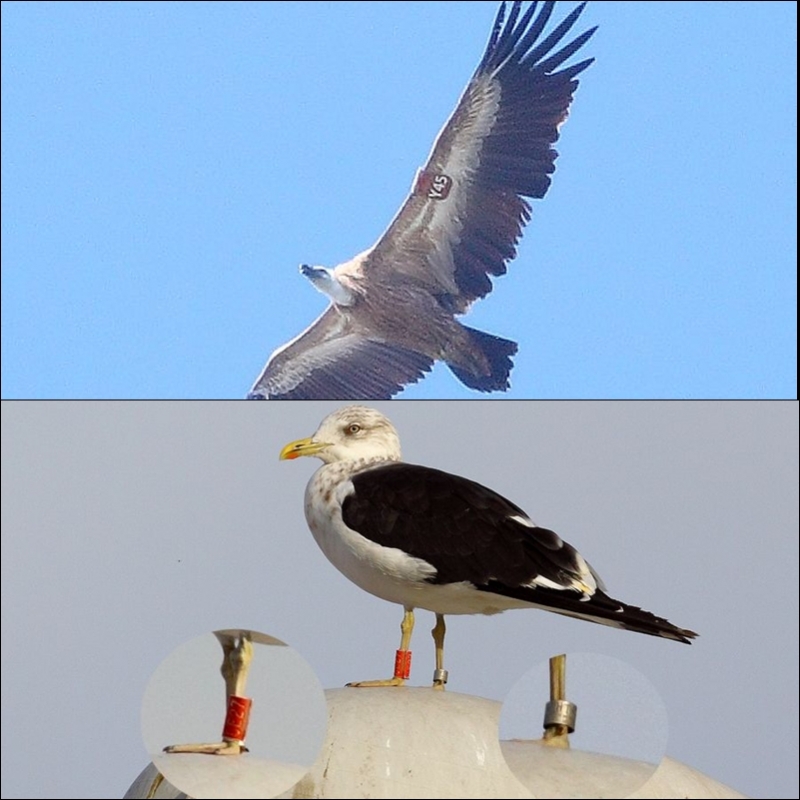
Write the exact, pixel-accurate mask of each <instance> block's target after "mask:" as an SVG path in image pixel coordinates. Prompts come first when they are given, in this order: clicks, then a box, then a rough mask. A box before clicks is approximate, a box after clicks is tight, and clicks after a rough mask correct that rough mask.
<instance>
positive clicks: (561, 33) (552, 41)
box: [521, 4, 586, 64]
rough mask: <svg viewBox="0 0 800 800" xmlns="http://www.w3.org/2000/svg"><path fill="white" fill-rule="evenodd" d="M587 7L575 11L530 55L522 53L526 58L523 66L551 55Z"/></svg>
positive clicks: (523, 59) (580, 7)
mask: <svg viewBox="0 0 800 800" xmlns="http://www.w3.org/2000/svg"><path fill="white" fill-rule="evenodd" d="M585 7H586V6H585V4H584V5H580V6H578V7H577V8H576V9H574V11H573V12H572V13H571V14H570V15H569V16H568V17H567V18H566V19H565V20H564V21H563V22H562V23H561V24H560V25H559V26H558V27H557V28H555V30H553V32H552V33H551V34H550V35H549V36H547V37H546V38H545V39H544V40H543V41H541V42H540V43H539V44H538V45H537V46H536V47H534V48H533V50H531V51H530V53H527V54H524V51H522V52H521V55H523V54H524V58H522V59H521V62H522V63H523V64H529V63H530V64H535V63H536V62H537V61H538V60H539V59H540V58H541V57H542V56H544V55H546V54H547V53H549V52H550V51H551V50H552V49H553V48H554V47H555V46H556V45H557V44H558V43H559V42H560V41H561V40H562V39H563V38H564V37H565V36H566V35H567V33H569V31H570V29H571V28H572V26H573V25H574V24H575V23H576V22H577V21H578V17H580V15H581V13H582V12H583V9H584V8H585ZM584 35H585V34H584ZM579 38H580V37H579ZM585 41H586V39H584V40H583V42H581V44H583V43H584V42H585ZM531 44H533V42H531ZM526 50H527V48H526ZM573 52H574V51H573Z"/></svg>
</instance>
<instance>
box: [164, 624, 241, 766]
mask: <svg viewBox="0 0 800 800" xmlns="http://www.w3.org/2000/svg"><path fill="white" fill-rule="evenodd" d="M214 635H215V636H216V637H217V639H218V640H219V643H220V645H221V646H222V666H221V667H220V670H219V671H220V672H221V673H222V678H223V680H224V681H225V707H226V708H227V707H228V698H229V697H231V696H236V697H242V696H243V695H244V689H245V686H246V685H247V674H248V672H249V671H250V664H251V662H252V660H253V643H252V641H251V640H250V636H249V635H248V634H246V633H244V632H242V635H241V636H231V635H229V634H222V633H215V634H214ZM164 752H165V753H203V754H205V755H212V756H238V755H239V754H240V753H246V752H247V748H246V747H245V746H244V744H243V743H242V742H240V741H239V740H238V739H226V738H224V737H223V739H222V741H220V742H210V743H208V744H173V745H170V746H169V747H165V748H164Z"/></svg>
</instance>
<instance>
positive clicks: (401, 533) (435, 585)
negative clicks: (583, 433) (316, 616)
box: [280, 406, 697, 688]
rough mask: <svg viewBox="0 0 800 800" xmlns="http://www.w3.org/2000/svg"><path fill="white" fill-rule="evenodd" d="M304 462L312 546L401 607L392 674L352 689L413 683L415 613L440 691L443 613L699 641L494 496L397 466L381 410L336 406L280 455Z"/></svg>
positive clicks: (393, 435) (433, 472)
mask: <svg viewBox="0 0 800 800" xmlns="http://www.w3.org/2000/svg"><path fill="white" fill-rule="evenodd" d="M301 456H316V457H317V458H319V459H320V460H322V461H323V466H322V467H320V468H319V469H318V470H317V471H316V472H315V473H314V475H313V476H312V478H311V480H310V481H309V483H308V486H307V488H306V494H305V515H306V521H307V522H308V526H309V528H310V529H311V533H312V534H313V536H314V538H315V539H316V541H317V544H318V545H319V546H320V548H321V549H322V551H323V552H324V553H325V555H326V556H327V557H328V559H329V560H330V561H331V563H333V565H334V566H335V567H337V568H338V569H339V570H340V571H341V572H342V573H343V574H344V575H345V576H346V577H347V578H349V579H350V580H351V581H353V583H355V584H357V585H358V586H360V587H361V588H362V589H364V590H366V591H367V592H370V593H371V594H374V595H376V596H377V597H380V598H382V599H384V600H388V601H389V602H391V603H397V604H398V605H401V606H403V608H404V616H403V622H402V625H401V633H402V637H401V641H400V648H399V650H398V651H397V655H396V660H395V671H394V675H393V676H392V678H389V679H387V680H378V681H364V682H361V683H356V684H351V685H353V686H399V685H402V684H403V683H404V682H405V680H406V679H408V677H409V674H410V660H411V656H410V652H411V651H410V643H411V633H412V631H413V628H414V609H415V608H424V609H427V610H428V611H433V612H434V614H435V615H436V626H435V627H434V629H433V638H434V643H435V647H436V669H435V671H434V677H433V685H434V687H436V688H443V687H444V684H445V683H446V681H447V672H446V671H445V669H444V638H445V621H444V618H445V615H447V614H497V613H499V612H501V611H506V610H508V609H512V608H540V609H545V610H547V611H554V612H556V613H558V614H565V615H567V616H570V617H576V618H578V619H582V620H587V621H589V622H598V623H600V624H602V625H611V626H613V627H616V628H623V629H625V630H629V631H636V632H637V633H646V634H649V635H651V636H660V637H663V638H665V639H673V640H675V641H678V642H684V643H686V644H689V643H690V640H691V639H694V638H695V637H696V635H697V634H695V633H694V632H693V631H690V630H686V629H684V628H679V627H677V626H676V625H673V624H672V623H671V622H668V621H667V620H666V619H663V618H662V617H657V616H655V615H654V614H651V613H650V612H649V611H643V610H642V609H641V608H638V607H636V606H631V605H628V604H626V603H623V602H621V601H619V600H615V599H614V598H612V597H611V596H609V595H608V594H606V590H605V587H604V585H603V582H602V580H601V579H600V577H599V576H598V574H597V573H596V572H595V570H594V569H592V567H591V566H590V565H589V563H588V562H587V561H586V560H585V559H584V558H583V556H581V554H580V553H579V552H578V551H577V550H576V549H575V548H574V547H572V546H571V545H569V544H567V542H565V541H564V540H563V539H561V538H560V537H559V536H558V535H557V534H556V533H555V532H553V531H552V530H549V529H548V528H543V527H541V526H539V525H537V524H536V523H535V522H533V521H532V520H531V518H530V517H529V516H528V515H527V514H526V513H525V511H523V510H522V509H521V508H520V507H519V506H517V505H515V504H514V503H512V502H511V501H509V500H506V499H505V498H504V497H502V496H501V495H499V494H498V493H497V492H494V491H492V490H491V489H488V488H486V487H485V486H482V485H481V484H479V483H475V482H474V481H471V480H468V479H467V478H462V477H459V476H458V475H452V474H450V473H447V472H442V471H441V470H437V469H433V468H431V467H425V466H418V465H416V464H407V463H405V462H404V461H402V460H401V452H400V440H399V437H398V435H397V431H396V430H395V428H394V426H393V425H392V423H391V422H390V421H389V420H388V419H387V418H386V417H385V416H384V415H383V414H381V413H380V412H378V411H376V410H374V409H371V408H367V407H365V406H347V407H345V408H342V409H339V410H338V411H335V412H334V413H332V414H330V415H329V416H328V417H326V418H325V419H324V420H323V421H322V423H321V424H320V426H319V428H318V429H317V432H316V433H315V434H314V435H313V436H311V437H310V438H308V439H301V440H299V441H295V442H292V443H290V444H288V445H286V447H284V448H283V450H282V451H281V454H280V458H281V459H282V460H286V459H295V458H299V457H301Z"/></svg>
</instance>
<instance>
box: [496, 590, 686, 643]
mask: <svg viewBox="0 0 800 800" xmlns="http://www.w3.org/2000/svg"><path fill="white" fill-rule="evenodd" d="M486 589H488V590H489V591H492V592H497V593H498V594H504V595H507V596H510V597H515V598H517V599H519V600H525V601H527V602H530V603H531V604H532V605H535V606H538V607H539V608H546V609H547V610H548V611H555V612H556V613H558V614H565V615H566V616H568V617H576V618H577V619H584V620H587V621H589V622H598V623H600V624H601V625H611V626H613V627H615V628H623V629H624V630H627V631H635V632H636V633H646V634H648V635H649V636H660V637H662V638H664V639H674V640H675V641H676V642H683V643H684V644H691V639H695V638H696V637H697V634H696V633H695V632H694V631H690V630H687V629H685V628H679V627H678V626H677V625H673V624H672V623H671V622H670V621H669V620H666V619H664V618H663V617H657V616H656V615H655V614H651V613H650V612H649V611H644V610H643V609H641V608H639V607H638V606H629V605H628V604H627V603H623V602H621V601H619V600H615V599H614V598H613V597H609V596H608V595H607V594H606V593H605V592H603V591H602V590H600V589H597V590H596V591H595V593H594V594H593V595H592V596H591V598H590V599H588V600H580V599H578V597H577V595H575V594H572V593H570V592H566V591H558V590H554V589H547V588H544V587H537V588H536V589H530V588H527V587H518V588H510V587H506V586H499V585H493V582H490V584H489V585H487V586H486Z"/></svg>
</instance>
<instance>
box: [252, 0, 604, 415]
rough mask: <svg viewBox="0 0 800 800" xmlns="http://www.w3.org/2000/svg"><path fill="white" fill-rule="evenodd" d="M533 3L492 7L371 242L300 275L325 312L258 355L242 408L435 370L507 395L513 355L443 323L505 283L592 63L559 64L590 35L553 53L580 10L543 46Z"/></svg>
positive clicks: (388, 390)
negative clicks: (473, 64)
mask: <svg viewBox="0 0 800 800" xmlns="http://www.w3.org/2000/svg"><path fill="white" fill-rule="evenodd" d="M539 5H540V4H539V3H536V2H534V3H530V4H528V5H527V7H526V4H525V3H522V2H513V3H510V4H509V3H505V2H504V3H501V5H500V10H499V12H498V14H497V18H496V20H495V23H494V26H493V28H492V32H491V35H490V38H489V43H488V45H487V47H486V52H485V53H484V55H483V58H482V59H481V62H480V64H479V65H478V68H477V70H476V71H475V74H474V75H473V76H472V79H471V80H470V82H469V83H468V84H467V87H466V89H465V90H464V93H463V95H462V96H461V99H460V100H459V102H458V104H457V106H456V109H455V111H454V112H453V114H452V116H451V117H450V119H449V120H448V122H447V123H446V124H445V126H444V128H443V129H442V131H441V132H440V134H439V136H438V137H437V139H436V141H435V143H434V145H433V149H432V151H431V154H430V156H429V158H428V161H427V163H426V164H425V166H424V167H422V168H421V169H420V170H419V171H418V172H417V174H416V177H415V178H414V181H413V184H412V187H411V192H410V194H409V195H408V197H407V198H406V200H405V202H404V203H403V205H402V207H401V208H400V210H399V211H398V213H397V215H396V216H395V218H394V220H392V222H391V224H390V225H389V227H388V228H387V229H386V231H385V232H384V233H383V234H382V235H381V237H380V238H379V239H378V241H377V242H376V243H375V244H374V245H373V246H372V247H371V248H369V249H368V250H366V251H365V252H363V253H361V254H360V255H357V256H355V258H353V259H351V260H350V261H347V262H345V263H343V264H340V265H339V266H337V267H335V268H333V269H328V268H326V267H320V266H308V265H304V266H302V267H301V268H300V271H301V273H302V274H303V275H304V276H305V277H306V278H308V279H309V280H310V281H311V283H312V285H313V286H314V287H315V288H317V289H318V290H319V291H321V292H323V293H324V294H326V295H327V296H328V297H329V298H330V304H329V306H328V308H327V309H326V310H325V312H324V313H323V314H322V315H321V316H320V317H319V319H317V320H316V321H315V322H314V323H313V324H312V325H311V326H310V327H309V328H307V329H306V330H305V331H303V332H302V333H301V334H300V335H299V336H297V337H296V338H295V339H293V340H292V341H290V342H289V343H288V344H285V345H283V346H282V347H279V348H278V349H277V350H276V351H275V352H274V353H273V354H272V355H271V356H270V358H269V360H268V362H267V365H266V367H265V368H264V370H263V372H262V373H261V375H260V377H259V378H258V379H257V380H256V382H255V384H254V385H253V387H252V388H251V390H250V393H249V395H248V397H249V398H250V399H257V400H264V399H286V400H314V399H325V400H366V399H373V400H378V399H389V398H391V397H392V396H393V395H395V394H397V393H398V392H400V391H401V390H402V389H403V388H404V387H405V386H407V385H408V384H411V383H415V382H417V381H418V380H420V379H421V378H422V377H424V375H425V374H426V373H427V372H429V371H430V370H431V369H432V367H433V365H434V363H435V362H437V361H442V362H444V363H445V364H447V366H448V367H449V368H450V370H451V371H452V372H453V374H454V375H455V376H456V377H457V378H458V379H459V380H460V381H461V382H462V383H463V384H464V385H466V386H468V387H469V388H470V389H473V390H475V391H477V392H502V391H506V390H507V389H508V388H509V387H510V376H511V369H512V367H513V362H512V357H513V356H514V355H515V354H516V352H517V343H516V342H513V341H510V340H508V339H502V338H500V337H499V336H495V335H493V334H490V333H485V332H483V331H479V330H475V329H473V328H469V327H467V326H466V325H463V324H462V323H461V322H459V321H458V319H457V317H459V316H461V315H463V314H465V313H466V312H467V311H468V310H469V308H470V307H471V306H472V304H473V303H474V302H475V301H476V300H479V299H480V298H482V297H485V296H486V295H488V294H489V293H490V292H491V291H492V288H493V284H492V278H496V277H499V276H501V275H505V273H506V270H507V267H508V264H509V262H511V261H512V260H513V259H514V258H515V256H516V254H517V244H518V242H519V240H520V237H521V236H522V231H523V228H524V227H525V225H526V224H527V223H528V222H529V220H530V218H531V205H530V203H529V202H528V199H529V198H536V199H541V198H543V197H544V196H545V195H546V194H547V190H548V189H549V188H550V183H551V176H552V174H553V173H554V172H555V162H556V158H557V157H558V153H557V152H556V151H555V149H554V148H553V145H554V144H555V142H556V141H557V140H558V138H559V130H560V127H561V125H562V124H563V123H564V121H565V120H566V119H567V115H568V112H569V107H570V105H571V103H572V98H573V95H574V94H575V91H576V89H577V88H578V80H577V76H578V75H579V74H580V73H581V72H583V71H584V70H585V69H586V68H587V67H588V66H589V65H590V64H591V63H592V61H593V59H591V58H589V59H586V60H584V61H580V62H578V63H575V64H572V65H571V66H564V63H565V62H567V61H568V60H569V59H570V58H571V56H573V55H574V54H575V53H576V52H577V51H578V50H580V49H581V48H582V47H583V45H584V44H586V42H587V41H588V40H589V38H590V37H591V36H592V34H593V33H594V31H595V30H596V29H595V28H592V29H590V30H587V31H585V32H584V33H581V34H580V35H579V36H577V37H576V38H574V39H572V40H567V42H566V43H564V39H565V37H567V35H568V33H569V32H570V31H571V29H572V28H573V26H574V25H575V23H576V22H577V20H578V18H579V17H580V15H581V13H582V12H583V9H584V7H585V5H586V4H585V3H582V4H581V5H579V6H578V7H577V8H575V9H574V10H573V11H572V12H571V13H570V14H569V15H568V16H567V17H566V18H565V19H564V20H563V21H562V22H561V23H560V24H558V25H557V26H555V27H554V28H553V30H552V31H551V32H550V33H549V34H547V35H545V34H544V31H545V28H546V27H547V25H548V22H549V21H550V18H551V16H552V14H553V10H554V7H555V5H556V4H555V2H545V3H543V4H541V8H539ZM537 8H538V9H539V13H538V14H537V13H536V11H537Z"/></svg>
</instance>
